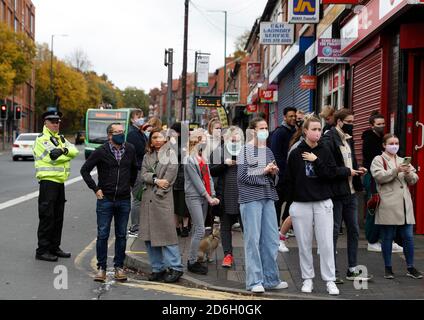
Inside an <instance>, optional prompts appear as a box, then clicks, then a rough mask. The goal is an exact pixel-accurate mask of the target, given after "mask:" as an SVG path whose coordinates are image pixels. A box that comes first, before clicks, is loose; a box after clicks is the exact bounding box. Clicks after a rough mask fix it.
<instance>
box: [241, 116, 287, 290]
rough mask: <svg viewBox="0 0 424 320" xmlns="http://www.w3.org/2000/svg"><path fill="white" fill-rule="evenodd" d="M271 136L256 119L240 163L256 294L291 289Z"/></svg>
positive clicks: (249, 280) (249, 274) (249, 284)
mask: <svg viewBox="0 0 424 320" xmlns="http://www.w3.org/2000/svg"><path fill="white" fill-rule="evenodd" d="M249 136H250V138H251V139H249ZM268 136H269V131H268V124H267V122H266V121H265V120H264V119H262V118H255V119H253V120H252V121H251V122H250V124H249V130H248V141H249V142H248V143H247V144H246V146H245V147H244V149H243V150H242V152H241V153H240V155H239V157H238V160H237V164H238V172H237V180H238V188H239V204H240V212H241V218H242V221H243V226H244V252H245V259H246V263H245V264H246V289H247V290H250V291H252V292H254V293H262V292H265V289H285V288H287V287H288V285H287V283H286V282H283V281H280V277H279V270H278V264H277V256H278V245H279V243H278V239H279V238H278V224H277V219H275V217H276V212H275V206H274V202H275V201H277V200H278V195H277V191H276V189H275V186H276V184H277V182H278V167H277V165H276V164H275V158H274V155H273V153H272V151H271V150H270V149H269V148H267V146H266V141H267V138H268Z"/></svg>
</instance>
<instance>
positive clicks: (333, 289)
mask: <svg viewBox="0 0 424 320" xmlns="http://www.w3.org/2000/svg"><path fill="white" fill-rule="evenodd" d="M327 292H328V294H329V295H331V296H338V295H339V294H340V291H339V289H338V288H337V286H336V284H335V283H334V282H333V281H328V282H327Z"/></svg>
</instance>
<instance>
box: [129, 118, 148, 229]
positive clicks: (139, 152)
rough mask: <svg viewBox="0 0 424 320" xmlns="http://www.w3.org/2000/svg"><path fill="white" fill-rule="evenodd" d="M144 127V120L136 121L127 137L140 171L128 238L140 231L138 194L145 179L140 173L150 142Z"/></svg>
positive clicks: (135, 188) (134, 190)
mask: <svg viewBox="0 0 424 320" xmlns="http://www.w3.org/2000/svg"><path fill="white" fill-rule="evenodd" d="M143 126H144V119H143V118H137V119H135V120H134V121H133V125H132V128H135V129H133V130H129V133H128V136H127V142H128V143H131V144H132V145H133V146H134V148H135V152H136V157H137V169H138V174H137V180H136V182H135V184H134V188H132V192H131V193H132V201H131V225H130V228H129V230H128V236H130V237H137V235H138V229H139V218H140V204H141V201H140V200H138V199H137V193H138V192H139V190H140V188H143V179H142V176H141V174H140V172H141V165H142V164H143V158H144V154H145V153H146V144H147V141H148V138H147V136H146V134H145V133H144V130H143Z"/></svg>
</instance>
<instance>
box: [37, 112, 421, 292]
mask: <svg viewBox="0 0 424 320" xmlns="http://www.w3.org/2000/svg"><path fill="white" fill-rule="evenodd" d="M49 121H50V120H49V119H48V118H46V123H45V124H46V128H49V130H56V128H53V129H51V126H50V123H49ZM323 123H325V126H324V127H322V124H323ZM354 123H355V121H354V115H353V114H352V112H351V111H350V110H348V109H341V110H337V111H336V110H334V109H333V108H332V107H325V108H323V110H322V113H321V114H320V117H318V116H315V115H313V114H305V113H304V112H302V111H301V110H297V109H296V108H286V109H285V110H284V121H283V123H282V124H281V126H279V127H277V128H276V129H275V130H274V131H273V132H270V131H269V128H268V123H267V121H265V120H264V119H263V118H260V117H257V118H254V119H253V120H251V122H250V124H249V128H248V129H247V130H246V131H245V132H244V131H243V130H242V129H241V128H239V127H237V126H230V127H229V128H223V126H222V124H221V122H220V121H219V119H218V118H213V119H212V120H211V121H210V122H209V124H208V127H207V130H204V129H195V130H192V131H189V130H188V127H187V126H185V125H183V124H182V123H175V124H173V125H172V126H170V127H169V128H167V129H166V130H163V129H162V123H161V122H160V120H159V119H157V118H151V119H150V120H149V121H146V120H145V119H144V118H143V114H142V111H141V110H134V111H133V112H132V113H131V127H130V129H129V132H128V134H127V139H126V141H125V132H124V128H123V126H122V125H121V124H119V123H112V124H110V125H109V126H108V128H107V134H108V142H106V143H105V144H104V145H103V146H102V147H100V148H99V149H97V150H95V151H94V152H93V153H92V154H91V155H90V157H89V158H88V159H87V161H86V162H85V164H84V165H83V166H82V168H81V175H82V177H83V178H84V181H85V182H86V183H87V186H88V187H89V188H90V189H91V190H93V192H94V193H95V195H96V197H97V206H96V212H97V227H98V235H97V247H96V249H97V260H98V263H97V267H98V272H97V274H96V275H95V281H100V282H104V281H105V280H106V269H107V243H108V239H109V234H110V227H111V223H112V220H114V223H115V237H116V241H115V258H114V267H115V279H116V280H120V281H124V280H126V274H125V271H124V269H123V264H124V257H125V248H126V238H127V236H133V237H138V238H139V239H141V240H142V241H144V242H145V246H146V249H147V252H148V256H149V259H150V263H151V268H152V273H151V274H150V276H149V280H150V281H165V282H168V283H172V282H176V281H178V280H179V278H180V277H181V276H182V275H183V272H184V266H183V263H184V262H183V261H182V258H181V252H180V248H179V241H178V237H191V239H190V240H191V241H190V249H189V255H188V261H186V266H187V269H188V271H189V272H192V273H196V274H201V275H205V274H207V273H208V264H207V261H206V262H205V261H202V260H200V259H199V254H198V252H199V247H200V243H201V241H202V239H203V238H204V237H205V234H206V230H207V229H208V228H211V227H213V224H214V221H215V222H217V221H219V223H220V230H219V232H220V238H221V239H222V250H223V253H224V259H223V261H222V266H223V267H225V268H231V267H232V266H233V265H234V257H233V245H232V226H233V225H234V224H235V223H239V224H240V226H241V230H242V232H243V241H244V258H245V265H246V289H247V290H249V291H251V292H253V293H262V292H265V291H266V290H281V289H285V288H287V287H288V284H287V282H285V281H282V280H281V279H280V273H279V269H278V264H277V258H278V253H279V252H288V251H289V249H288V247H287V246H286V241H287V238H288V233H289V232H290V230H291V229H293V231H291V232H292V233H293V232H294V235H295V238H296V242H297V245H298V248H299V262H300V270H301V277H302V279H303V286H302V288H301V291H302V292H303V293H311V292H312V291H313V288H314V284H313V279H314V278H315V273H314V264H313V253H312V247H313V239H314V236H315V238H316V242H317V246H318V253H319V257H320V271H321V277H322V280H323V281H325V282H326V287H327V291H328V293H329V294H330V295H338V294H339V288H338V287H337V285H338V284H342V283H343V282H344V279H345V280H348V281H353V280H358V279H359V280H362V281H367V280H370V279H371V278H372V275H370V274H363V273H362V272H361V269H360V268H358V264H359V263H358V259H357V255H358V240H359V223H358V221H359V217H358V192H361V191H363V189H364V187H365V190H366V197H367V199H369V198H371V197H372V195H374V194H376V193H378V194H379V196H380V204H379V206H378V207H377V208H376V209H375V210H367V212H366V237H367V240H368V242H369V243H368V250H369V251H378V252H382V256H383V261H384V267H385V275H384V277H385V278H387V279H393V278H394V272H393V269H392V263H391V255H392V252H398V251H399V250H401V251H403V253H404V255H405V259H406V264H407V275H408V276H410V277H412V278H415V279H420V278H422V274H421V273H420V272H419V271H418V270H417V269H416V268H415V266H414V242H413V225H414V224H415V220H414V212H413V204H412V199H411V194H410V192H409V188H408V186H411V185H414V184H415V183H416V182H417V180H418V176H417V174H416V170H415V169H414V167H413V166H412V165H411V164H410V162H408V161H407V160H408V159H406V160H405V159H404V158H402V157H400V156H398V153H399V139H398V138H397V137H396V136H395V135H393V134H385V121H384V117H383V116H382V115H381V114H379V113H377V112H373V113H372V114H371V116H370V126H371V128H370V129H369V130H367V131H365V132H364V133H363V135H362V139H363V144H362V145H363V147H362V153H363V166H360V165H359V164H358V163H357V160H356V156H355V141H354V139H353V129H354ZM57 130H58V129H57ZM40 153H41V151H40ZM60 156H62V155H59V159H60ZM52 159H53V158H52ZM67 159H69V160H67V161H70V158H69V157H68V158H67ZM94 168H97V172H98V182H97V183H96V182H95V181H94V179H93V178H92V176H91V175H90V173H91V171H92V170H93V169H94ZM215 216H218V217H219V219H214V217H215ZM129 220H130V223H129V230H127V227H128V222H129ZM342 223H344V225H345V226H346V232H347V261H348V268H347V270H346V273H345V276H344V277H343V276H342V273H341V270H339V269H340V268H338V267H337V265H338V264H337V257H338V254H337V242H338V236H339V233H340V230H341V226H342ZM56 242H57V241H56ZM59 244H60V241H59V242H58V244H56V245H55V247H54V248H53V249H54V250H55V251H56V252H59V253H61V252H62V251H61V249H60V248H59ZM42 245H43V246H41V245H40V248H39V250H38V251H37V254H38V255H42V254H43V252H41V251H43V250H42V248H44V247H46V244H42Z"/></svg>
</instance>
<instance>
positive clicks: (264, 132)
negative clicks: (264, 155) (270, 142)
mask: <svg viewBox="0 0 424 320" xmlns="http://www.w3.org/2000/svg"><path fill="white" fill-rule="evenodd" d="M268 137H269V131H268V130H259V131H258V140H259V141H265V140H266V139H268Z"/></svg>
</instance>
